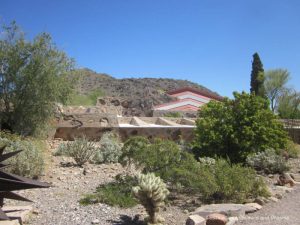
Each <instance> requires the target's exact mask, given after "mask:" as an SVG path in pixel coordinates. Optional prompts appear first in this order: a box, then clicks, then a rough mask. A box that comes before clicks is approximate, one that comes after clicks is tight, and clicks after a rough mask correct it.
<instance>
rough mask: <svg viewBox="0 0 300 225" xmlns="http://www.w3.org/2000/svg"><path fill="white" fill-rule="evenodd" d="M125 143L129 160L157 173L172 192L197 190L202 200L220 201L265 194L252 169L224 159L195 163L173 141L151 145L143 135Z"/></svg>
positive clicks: (242, 199) (236, 200) (192, 191)
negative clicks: (232, 163)
mask: <svg viewBox="0 0 300 225" xmlns="http://www.w3.org/2000/svg"><path fill="white" fill-rule="evenodd" d="M125 146H126V149H127V150H126V151H127V152H130V159H131V162H132V163H134V164H135V165H137V167H139V168H141V169H142V172H143V173H146V172H150V173H155V174H156V175H157V176H160V177H161V178H162V179H163V180H164V181H165V182H166V183H168V185H169V186H170V188H171V189H172V191H173V192H174V191H175V192H182V193H184V194H187V195H191V194H199V193H200V195H201V199H202V200H206V201H219V202H222V201H234V202H243V201H245V199H246V198H247V197H252V196H258V195H266V193H267V192H266V189H265V184H264V183H263V182H262V181H261V180H260V179H257V178H256V174H255V171H254V170H253V169H251V168H244V167H242V166H240V165H231V164H230V163H228V162H227V161H225V160H223V159H216V160H215V159H211V158H201V159H199V161H200V162H198V161H197V160H196V159H195V158H194V156H193V155H192V154H191V153H188V152H186V151H182V150H180V148H179V147H178V145H176V144H175V143H174V142H172V141H164V140H160V139H156V140H155V141H154V142H153V143H152V144H150V143H149V142H148V141H146V140H145V139H143V138H132V139H131V140H128V141H127V142H126V143H125V145H124V148H125ZM139 147H142V148H139ZM128 149H129V150H128ZM126 151H125V152H126ZM126 154H127V155H128V153H126Z"/></svg>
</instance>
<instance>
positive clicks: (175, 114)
mask: <svg viewBox="0 0 300 225" xmlns="http://www.w3.org/2000/svg"><path fill="white" fill-rule="evenodd" d="M181 116H182V115H181V113H180V112H168V113H165V114H164V117H174V118H180V117H181Z"/></svg>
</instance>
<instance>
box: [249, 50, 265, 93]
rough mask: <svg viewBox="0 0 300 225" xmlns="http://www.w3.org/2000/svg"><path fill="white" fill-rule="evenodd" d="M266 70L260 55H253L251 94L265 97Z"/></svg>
mask: <svg viewBox="0 0 300 225" xmlns="http://www.w3.org/2000/svg"><path fill="white" fill-rule="evenodd" d="M264 80H265V78H264V69H263V64H262V62H261V60H260V57H259V55H258V53H254V54H253V61H252V71H251V88H250V92H251V93H255V95H257V96H261V97H263V98H264V97H265V90H264Z"/></svg>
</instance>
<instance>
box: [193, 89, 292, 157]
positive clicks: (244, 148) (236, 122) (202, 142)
mask: <svg viewBox="0 0 300 225" xmlns="http://www.w3.org/2000/svg"><path fill="white" fill-rule="evenodd" d="M287 140H288V136H287V133H286V131H284V129H283V126H282V124H281V123H280V122H279V121H278V118H277V117H276V116H275V115H274V114H273V113H272V111H271V110H270V109H269V108H268V102H267V101H266V100H265V99H263V98H260V97H257V96H255V95H253V94H246V93H241V94H239V93H234V99H233V100H231V99H228V98H225V99H224V100H223V101H222V102H217V101H210V102H209V103H208V104H206V105H205V106H203V107H202V108H201V110H200V111H199V118H198V119H197V121H196V138H195V142H194V145H195V147H196V148H195V154H196V156H197V157H199V156H209V157H216V156H217V157H222V158H227V157H229V159H230V160H231V161H232V162H233V163H236V162H242V163H244V162H245V160H246V158H247V156H248V155H249V154H253V153H255V152H259V151H263V150H266V149H268V148H274V149H275V150H277V149H282V148H285V146H286V144H287Z"/></svg>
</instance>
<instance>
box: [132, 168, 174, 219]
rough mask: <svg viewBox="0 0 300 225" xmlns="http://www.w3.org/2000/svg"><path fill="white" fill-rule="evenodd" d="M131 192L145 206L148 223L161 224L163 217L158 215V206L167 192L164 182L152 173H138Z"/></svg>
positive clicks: (162, 202)
mask: <svg viewBox="0 0 300 225" xmlns="http://www.w3.org/2000/svg"><path fill="white" fill-rule="evenodd" d="M132 191H133V194H134V195H135V197H136V198H137V199H139V201H140V202H141V204H142V205H143V206H144V207H145V209H146V211H147V213H148V214H149V217H148V218H147V219H146V221H147V224H148V225H163V224H162V223H163V222H164V219H163V218H162V217H160V216H159V215H158V212H159V208H160V207H161V206H163V205H164V200H165V199H166V197H167V196H168V194H169V191H168V189H167V187H166V184H165V183H164V182H163V180H162V179H160V177H156V176H155V175H154V174H153V173H148V174H139V175H138V186H136V187H133V188H132Z"/></svg>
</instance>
